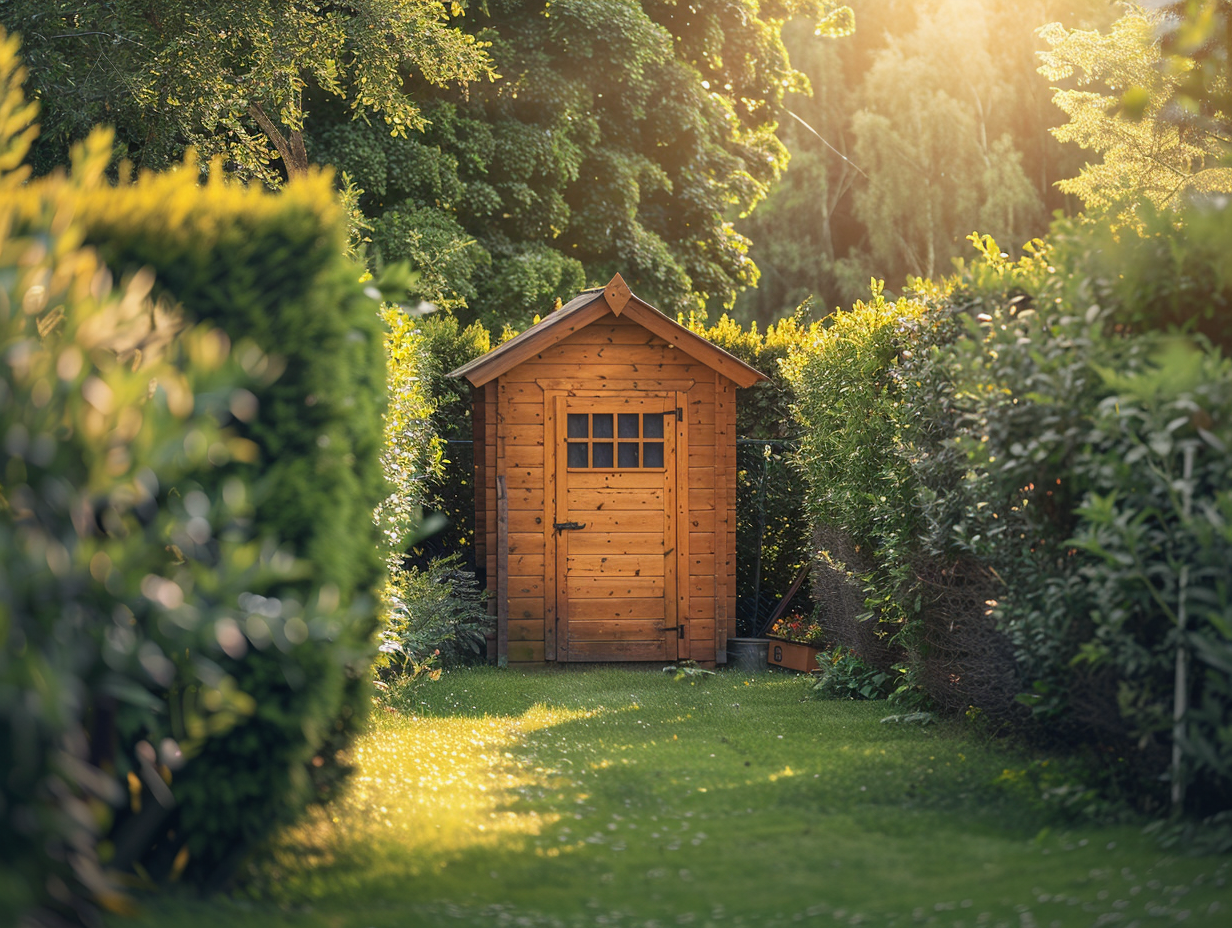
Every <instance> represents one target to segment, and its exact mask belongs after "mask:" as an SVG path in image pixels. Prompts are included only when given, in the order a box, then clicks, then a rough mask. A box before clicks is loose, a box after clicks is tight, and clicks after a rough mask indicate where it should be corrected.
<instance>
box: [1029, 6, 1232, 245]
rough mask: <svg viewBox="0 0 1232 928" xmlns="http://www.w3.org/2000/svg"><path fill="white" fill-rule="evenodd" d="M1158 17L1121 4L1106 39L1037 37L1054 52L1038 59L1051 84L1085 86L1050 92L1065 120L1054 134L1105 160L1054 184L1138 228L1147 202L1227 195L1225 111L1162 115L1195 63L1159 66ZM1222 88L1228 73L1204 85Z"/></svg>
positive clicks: (1230, 178)
mask: <svg viewBox="0 0 1232 928" xmlns="http://www.w3.org/2000/svg"><path fill="white" fill-rule="evenodd" d="M1163 18H1164V17H1163V13H1162V12H1159V11H1148V10H1146V9H1143V8H1142V7H1141V6H1138V5H1136V4H1127V11H1126V13H1125V15H1123V16H1122V17H1121V18H1120V19H1118V20H1117V21H1116V22H1115V23H1114V24H1113V25H1112V28H1111V29H1110V30H1109V31H1108V32H1107V33H1099V32H1094V31H1082V30H1069V29H1066V28H1064V27H1063V26H1062V25H1061V24H1060V23H1051V24H1049V25H1048V26H1046V27H1043V28H1042V29H1041V30H1040V34H1041V35H1042V36H1043V37H1044V38H1045V39H1046V40H1047V41H1048V44H1049V46H1051V48H1050V50H1049V51H1048V52H1046V53H1043V54H1042V56H1041V57H1042V58H1043V61H1044V64H1043V65H1042V66H1041V68H1040V71H1041V73H1043V74H1044V75H1045V76H1046V77H1048V78H1049V79H1050V80H1054V81H1056V80H1062V79H1065V78H1070V77H1071V76H1072V77H1074V78H1076V81H1077V85H1078V88H1082V89H1078V88H1075V89H1061V90H1058V91H1057V92H1056V94H1055V96H1054V97H1053V100H1054V101H1055V102H1056V104H1057V106H1059V107H1060V108H1061V109H1062V110H1064V111H1065V113H1066V115H1068V116H1069V122H1068V123H1066V124H1065V125H1063V126H1061V127H1059V128H1057V129H1054V130H1053V133H1054V134H1055V135H1056V136H1057V138H1059V139H1061V140H1062V141H1066V142H1076V143H1077V144H1078V145H1080V146H1081V147H1082V148H1084V149H1087V150H1091V151H1095V152H1098V153H1099V154H1100V155H1101V156H1102V157H1101V159H1100V161H1099V162H1098V163H1096V164H1087V165H1086V166H1085V167H1084V168H1083V169H1082V171H1081V172H1080V173H1079V174H1078V176H1077V177H1073V178H1069V179H1067V180H1063V181H1061V182H1060V184H1059V186H1060V188H1061V189H1062V190H1064V191H1066V192H1067V193H1074V194H1076V195H1078V196H1079V197H1081V198H1082V201H1083V203H1084V204H1085V205H1086V207H1087V209H1088V210H1091V211H1107V212H1110V213H1111V214H1112V215H1114V216H1115V217H1116V219H1117V221H1118V222H1121V223H1133V222H1135V221H1136V219H1135V213H1136V211H1137V207H1138V205H1139V203H1141V202H1142V200H1144V199H1145V200H1148V201H1150V202H1151V203H1153V204H1154V205H1155V206H1157V207H1165V206H1166V207H1175V206H1179V205H1181V204H1183V203H1184V202H1185V201H1186V200H1188V199H1190V198H1192V197H1193V196H1194V195H1195V194H1211V193H1228V192H1232V168H1229V167H1227V166H1226V165H1224V164H1223V163H1222V162H1221V156H1222V155H1224V154H1225V153H1226V146H1227V126H1228V114H1227V113H1222V114H1220V113H1218V112H1217V111H1216V112H1215V113H1213V114H1211V115H1212V116H1213V117H1214V118H1211V119H1201V118H1195V117H1194V116H1189V117H1184V118H1181V119H1179V120H1178V119H1176V118H1175V117H1174V116H1173V115H1171V114H1170V113H1168V112H1167V110H1168V108H1170V107H1174V106H1175V101H1176V98H1178V97H1179V96H1181V95H1182V94H1183V88H1185V87H1186V86H1187V84H1189V83H1190V81H1191V76H1190V73H1189V72H1191V71H1192V70H1193V60H1192V59H1191V58H1185V60H1184V61H1182V60H1179V59H1177V58H1170V59H1169V62H1168V64H1169V66H1165V62H1164V59H1163V51H1162V48H1161V44H1160V41H1159V39H1158V37H1157V29H1158V27H1159V26H1160V25H1161V23H1162V21H1163ZM1199 73H1201V72H1199ZM1195 76H1196V75H1195ZM1226 89H1227V76H1226V74H1225V75H1224V76H1223V79H1222V80H1220V81H1217V82H1216V83H1215V84H1214V85H1213V86H1212V87H1211V88H1210V90H1211V91H1212V92H1215V93H1216V94H1218V93H1220V92H1223V93H1226Z"/></svg>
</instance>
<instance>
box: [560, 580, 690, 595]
mask: <svg viewBox="0 0 1232 928" xmlns="http://www.w3.org/2000/svg"><path fill="white" fill-rule="evenodd" d="M664 589H665V580H664V578H663V577H618V578H608V577H570V578H569V579H568V581H567V583H566V592H567V593H568V595H569V598H570V599H602V598H608V599H619V598H644V599H649V598H656V597H657V598H662V596H663V591H664Z"/></svg>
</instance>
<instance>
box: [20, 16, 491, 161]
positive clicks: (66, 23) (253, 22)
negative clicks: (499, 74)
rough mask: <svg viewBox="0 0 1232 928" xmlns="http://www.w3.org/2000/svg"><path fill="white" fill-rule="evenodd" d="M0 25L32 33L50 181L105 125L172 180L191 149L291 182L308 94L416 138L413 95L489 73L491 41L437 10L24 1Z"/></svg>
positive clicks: (26, 48) (34, 83)
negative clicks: (486, 44)
mask: <svg viewBox="0 0 1232 928" xmlns="http://www.w3.org/2000/svg"><path fill="white" fill-rule="evenodd" d="M460 6H461V5H460V4H459V3H453V4H452V8H453V9H455V10H456V9H460ZM0 20H2V21H3V24H4V25H5V26H6V27H7V28H8V29H9V30H11V31H15V32H19V33H21V35H22V40H23V55H24V57H25V58H26V61H27V63H28V65H29V69H30V73H31V88H30V89H31V90H32V92H33V95H34V96H35V97H37V98H39V99H40V100H41V102H42V104H43V116H42V121H43V129H42V134H41V137H40V141H39V143H38V146H37V148H36V150H35V153H34V159H35V164H36V169H37V168H41V169H43V170H46V169H47V168H49V167H51V166H53V165H57V164H64V163H66V161H67V152H68V148H69V146H70V145H71V144H72V143H73V142H75V141H78V140H80V139H82V138H84V137H85V136H86V135H87V134H88V133H89V131H90V129H91V128H92V127H93V126H94V125H96V124H98V123H107V124H111V125H114V126H115V128H116V132H117V136H116V145H117V156H119V157H125V158H129V159H130V160H131V161H132V162H133V163H134V164H135V165H136V166H138V167H149V168H152V169H155V170H160V169H163V168H166V167H168V166H170V165H172V164H174V163H175V162H176V161H177V160H178V159H179V158H180V157H181V156H182V154H183V152H184V149H185V147H186V146H189V145H191V146H195V147H196V148H197V149H198V150H200V151H201V152H202V153H203V154H204V155H207V156H210V155H214V154H222V155H224V156H225V157H226V158H227V159H229V161H230V166H231V167H232V169H233V170H235V171H237V172H239V173H241V174H243V175H248V176H252V177H256V178H259V179H262V180H265V181H274V182H276V181H277V179H278V177H279V173H280V169H279V165H278V164H277V163H276V161H277V160H278V159H281V162H282V165H281V171H282V172H285V173H286V174H287V175H288V176H292V175H296V174H300V173H303V172H304V171H305V170H306V169H307V166H308V161H307V157H306V153H305V150H304V144H303V138H302V132H303V128H304V121H305V117H306V116H307V108H306V107H305V102H304V101H305V95H306V94H310V93H312V92H316V93H318V94H321V95H325V96H333V97H336V98H338V99H339V100H341V101H344V106H345V109H346V110H347V111H348V113H349V114H350V115H354V116H359V117H362V118H364V119H370V118H371V117H373V116H376V117H379V119H380V120H381V121H382V122H383V123H384V131H386V132H389V133H391V134H393V135H394V136H396V137H405V136H406V134H407V133H408V132H411V131H417V130H419V129H422V128H423V126H424V125H425V121H424V118H423V114H422V112H421V111H420V107H419V106H418V104H417V102H416V100H415V97H414V96H413V95H411V94H408V93H406V92H405V91H406V89H407V87H408V85H409V84H412V83H414V82H416V81H420V82H424V83H427V84H432V85H444V84H451V83H454V82H467V81H473V80H477V79H479V78H481V77H483V76H485V75H488V74H490V70H489V62H488V59H487V56H486V53H485V51H484V48H483V45H482V43H480V42H478V41H476V39H475V37H474V36H471V35H468V34H466V33H465V32H463V31H461V30H459V29H458V28H456V26H454V25H453V24H452V22H451V16H450V12H449V11H447V10H446V8H445V5H444V4H443V3H441V2H438V0H348V2H347V3H345V4H339V3H320V2H315V0H289V2H288V0H206V2H201V3H193V4H181V3H175V2H167V0H115V2H111V3H89V4H81V3H75V2H70V0H53V2H51V3H48V2H47V0H12V2H10V3H8V4H6V5H5V8H4V11H3V13H0Z"/></svg>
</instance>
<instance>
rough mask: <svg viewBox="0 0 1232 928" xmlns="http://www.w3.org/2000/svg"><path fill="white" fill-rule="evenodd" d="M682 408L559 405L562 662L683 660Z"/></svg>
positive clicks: (629, 399)
mask: <svg viewBox="0 0 1232 928" xmlns="http://www.w3.org/2000/svg"><path fill="white" fill-rule="evenodd" d="M676 415H677V413H676V404H675V397H674V395H670V396H625V397H601V398H600V397H578V396H560V397H557V398H556V443H555V445H556V455H555V457H556V516H555V523H554V525H553V526H552V528H553V530H554V534H555V539H556V545H555V547H556V584H557V595H556V616H557V659H558V660H565V661H661V660H675V659H676V654H677V636H678V633H679V629H678V628H677V625H678V623H677V620H676V525H675V522H676V440H675V439H676Z"/></svg>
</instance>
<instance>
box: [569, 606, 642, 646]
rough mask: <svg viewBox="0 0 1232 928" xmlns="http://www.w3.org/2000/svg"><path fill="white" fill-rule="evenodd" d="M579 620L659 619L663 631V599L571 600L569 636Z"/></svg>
mask: <svg viewBox="0 0 1232 928" xmlns="http://www.w3.org/2000/svg"><path fill="white" fill-rule="evenodd" d="M579 619H613V620H614V619H658V620H659V626H658V627H659V629H660V630H662V629H663V597H662V596H660V597H658V598H656V599H609V598H603V599H572V598H571V599H570V600H569V625H570V628H569V635H570V636H571V637H572V636H573V633H574V629H573V623H575V622H577V621H578V620H579Z"/></svg>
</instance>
